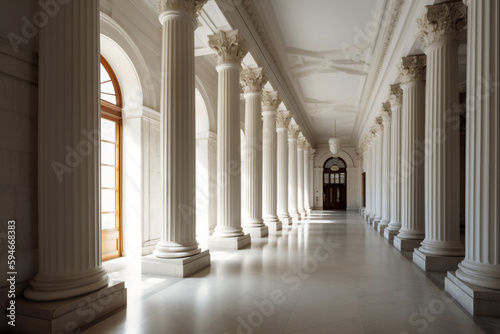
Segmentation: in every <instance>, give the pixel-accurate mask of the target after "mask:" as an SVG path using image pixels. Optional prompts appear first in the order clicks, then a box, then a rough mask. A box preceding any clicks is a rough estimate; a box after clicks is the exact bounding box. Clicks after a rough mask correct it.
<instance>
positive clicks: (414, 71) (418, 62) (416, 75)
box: [398, 55, 427, 84]
mask: <svg viewBox="0 0 500 334" xmlns="http://www.w3.org/2000/svg"><path fill="white" fill-rule="evenodd" d="M402 59H403V61H402V62H401V64H400V65H399V68H398V70H399V80H400V81H401V83H402V84H407V83H410V82H413V81H425V70H426V67H427V61H426V59H427V58H426V56H425V55H418V56H409V57H403V58H402Z"/></svg>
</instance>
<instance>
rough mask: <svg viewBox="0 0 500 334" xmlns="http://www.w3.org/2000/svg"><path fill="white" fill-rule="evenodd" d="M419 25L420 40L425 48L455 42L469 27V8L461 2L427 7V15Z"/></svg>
mask: <svg viewBox="0 0 500 334" xmlns="http://www.w3.org/2000/svg"><path fill="white" fill-rule="evenodd" d="M417 23H418V26H419V32H418V38H419V40H420V42H422V44H424V46H425V47H429V46H431V45H433V44H435V43H447V42H451V41H455V40H457V38H458V34H459V33H460V32H461V31H462V30H463V29H464V28H465V27H466V26H467V6H465V5H464V4H463V3H462V2H461V1H460V2H452V3H444V4H441V5H431V6H427V13H425V14H424V15H423V17H422V19H419V20H417Z"/></svg>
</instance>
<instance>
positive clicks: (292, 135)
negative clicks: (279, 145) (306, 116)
mask: <svg viewBox="0 0 500 334" xmlns="http://www.w3.org/2000/svg"><path fill="white" fill-rule="evenodd" d="M299 133H300V127H299V126H298V125H290V127H289V128H288V139H297V138H298V137H299Z"/></svg>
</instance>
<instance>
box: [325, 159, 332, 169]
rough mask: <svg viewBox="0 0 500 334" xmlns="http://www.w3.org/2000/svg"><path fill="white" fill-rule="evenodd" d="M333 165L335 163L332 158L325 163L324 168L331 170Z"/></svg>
mask: <svg viewBox="0 0 500 334" xmlns="http://www.w3.org/2000/svg"><path fill="white" fill-rule="evenodd" d="M333 163H334V161H333V159H332V158H330V159H328V160H327V161H326V162H325V166H324V167H325V168H330V167H332V166H333Z"/></svg>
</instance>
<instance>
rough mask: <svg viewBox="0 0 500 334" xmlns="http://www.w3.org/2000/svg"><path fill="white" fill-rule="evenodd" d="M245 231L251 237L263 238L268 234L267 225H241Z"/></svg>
mask: <svg viewBox="0 0 500 334" xmlns="http://www.w3.org/2000/svg"><path fill="white" fill-rule="evenodd" d="M243 230H244V231H245V233H248V234H250V236H251V237H252V238H264V237H267V236H268V235H269V228H268V227H267V226H259V227H246V226H243Z"/></svg>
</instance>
